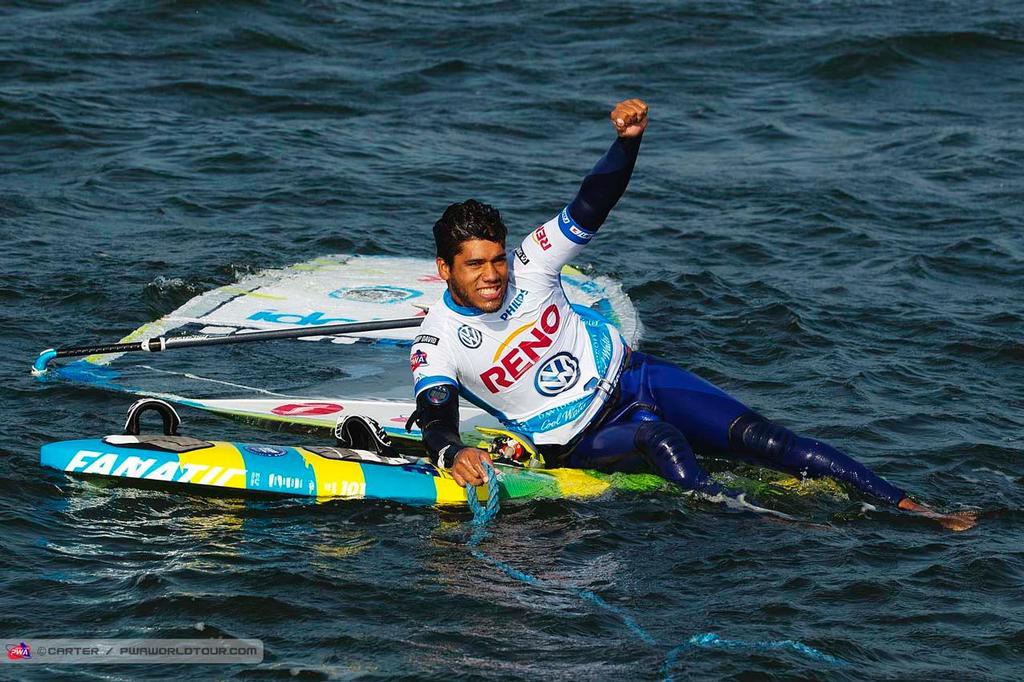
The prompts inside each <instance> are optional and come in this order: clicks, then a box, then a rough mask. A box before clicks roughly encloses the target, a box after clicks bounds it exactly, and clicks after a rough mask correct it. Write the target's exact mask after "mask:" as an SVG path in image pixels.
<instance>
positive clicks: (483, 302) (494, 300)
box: [437, 239, 508, 313]
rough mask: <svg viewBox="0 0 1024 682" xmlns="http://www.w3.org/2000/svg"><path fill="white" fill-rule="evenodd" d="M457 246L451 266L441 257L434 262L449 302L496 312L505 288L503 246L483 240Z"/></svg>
mask: <svg viewBox="0 0 1024 682" xmlns="http://www.w3.org/2000/svg"><path fill="white" fill-rule="evenodd" d="M459 246H460V248H459V251H458V253H456V254H455V257H454V258H453V259H452V264H451V266H449V265H448V263H446V262H445V261H444V259H443V258H438V259H437V274H438V275H439V276H440V277H441V279H443V280H444V281H445V282H447V283H448V291H449V292H450V293H451V295H452V300H454V301H455V302H456V303H457V304H459V305H461V306H465V307H467V308H477V309H478V310H482V311H484V312H485V313H493V312H495V311H497V310H498V308H500V307H501V302H502V301H504V300H505V291H506V289H508V258H507V256H506V254H505V245H504V244H502V243H500V242H492V241H489V240H487V239H468V240H466V241H464V242H462V243H461V244H460V245H459Z"/></svg>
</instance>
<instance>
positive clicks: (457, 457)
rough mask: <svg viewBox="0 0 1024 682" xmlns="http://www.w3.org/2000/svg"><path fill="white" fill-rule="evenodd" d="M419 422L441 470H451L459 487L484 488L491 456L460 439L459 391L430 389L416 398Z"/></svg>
mask: <svg viewBox="0 0 1024 682" xmlns="http://www.w3.org/2000/svg"><path fill="white" fill-rule="evenodd" d="M416 422H417V424H418V425H419V427H420V432H421V433H422V434H423V445H424V447H425V448H426V449H427V453H428V454H430V456H431V457H436V459H437V466H439V467H442V468H450V469H451V472H452V478H454V479H455V482H456V483H458V484H459V485H466V483H471V484H473V485H475V486H476V485H483V484H484V483H485V482H486V481H487V475H486V472H485V471H484V468H483V464H482V462H484V461H486V462H488V463H491V458H490V455H488V454H487V453H486V452H484V451H483V450H480V449H479V448H473V447H468V446H466V445H465V444H464V443H463V442H462V437H461V436H460V435H459V389H458V388H457V387H456V386H452V385H451V384H440V385H437V386H433V387H431V388H426V389H424V390H422V391H420V392H419V394H417V396H416Z"/></svg>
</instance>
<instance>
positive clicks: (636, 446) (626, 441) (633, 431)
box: [566, 413, 722, 495]
mask: <svg viewBox="0 0 1024 682" xmlns="http://www.w3.org/2000/svg"><path fill="white" fill-rule="evenodd" d="M566 464H567V465H568V466H570V467H572V468H575V469H597V470H599V471H606V472H616V471H621V472H637V471H653V472H654V473H656V474H658V475H659V476H661V477H662V478H664V479H666V480H668V481H671V482H672V483H675V484H676V485H678V486H680V487H682V488H685V489H687V490H698V491H700V492H703V493H706V494H708V495H714V494H717V493H719V492H722V490H721V487H720V486H719V485H718V484H717V483H715V482H714V481H712V480H711V478H710V477H709V476H708V475H707V473H705V472H704V470H703V469H701V467H700V465H699V464H698V463H697V459H696V457H694V455H693V450H692V449H691V448H690V445H689V443H687V442H686V438H685V437H684V436H683V434H682V433H680V431H679V429H677V428H676V427H674V426H672V425H671V424H668V423H666V422H663V421H659V420H655V419H654V415H651V414H650V413H644V414H639V415H634V419H633V420H631V421H621V422H616V423H612V424H608V425H606V426H603V427H600V428H598V429H597V430H596V431H595V432H594V433H592V434H586V435H585V436H584V437H583V439H582V440H581V441H580V442H579V444H577V446H576V447H575V448H574V449H573V451H572V452H571V453H570V455H569V457H568V460H567V461H566Z"/></svg>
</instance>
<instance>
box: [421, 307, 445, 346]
mask: <svg viewBox="0 0 1024 682" xmlns="http://www.w3.org/2000/svg"><path fill="white" fill-rule="evenodd" d="M447 313H448V310H447V308H446V307H445V305H444V303H443V302H442V301H438V302H437V303H435V304H434V305H432V306H430V311H429V312H428V313H427V316H426V317H425V318H423V324H421V325H420V328H419V333H418V334H417V336H416V339H415V340H414V341H413V344H417V343H429V344H431V345H434V346H437V345H440V344H441V342H442V340H443V339H444V338H445V337H446V336H447V335H448V334H447V329H448V325H449V323H450V316H449V315H448V314H447Z"/></svg>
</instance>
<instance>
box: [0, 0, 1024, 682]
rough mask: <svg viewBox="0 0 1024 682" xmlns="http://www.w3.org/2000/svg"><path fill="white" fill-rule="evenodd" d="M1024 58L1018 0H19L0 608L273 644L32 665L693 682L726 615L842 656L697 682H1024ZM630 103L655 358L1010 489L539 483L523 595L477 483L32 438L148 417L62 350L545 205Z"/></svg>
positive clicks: (638, 233) (632, 242) (590, 157)
mask: <svg viewBox="0 0 1024 682" xmlns="http://www.w3.org/2000/svg"><path fill="white" fill-rule="evenodd" d="M1022 65H1024V8H1022V6H1021V5H1020V4H1019V3H1015V2H1009V1H1003V2H982V3H977V2H931V1H929V2H918V3H890V2H881V1H878V2H843V1H835V2H827V1H826V2H814V3H808V2H804V1H797V0H780V1H778V2H758V3H742V2H725V1H723V2H691V3H678V4H661V3H650V2H626V3H615V4H607V5H605V6H597V5H596V4H595V6H590V7H582V8H581V7H579V6H578V5H577V4H576V3H565V2H559V1H557V0H556V1H551V0H548V1H546V2H527V3H520V2H479V3H465V4H460V5H455V4H452V3H428V2H404V3H390V4H382V3H374V2H327V1H323V2H313V1H310V2H302V3H299V2H277V1H274V2H258V1H250V2H234V3H205V2H126V1H124V0H108V1H100V2H81V3H67V4H65V3H31V2H15V3H8V4H7V5H6V6H5V7H4V8H2V9H0V238H2V242H0V243H2V247H0V248H2V251H0V253H2V254H3V258H2V263H0V302H2V306H0V329H2V332H0V333H2V339H3V346H2V347H3V354H2V357H0V370H2V375H3V377H4V381H3V383H2V386H0V400H2V404H3V419H2V420H0V453H2V455H3V459H2V464H3V466H2V474H0V520H2V522H3V526H2V528H3V531H2V533H0V548H2V552H0V570H2V576H3V580H2V582H0V614H2V618H0V635H2V636H3V637H4V638H7V639H5V640H4V641H5V642H6V641H8V639H11V640H22V639H26V638H31V637H37V638H39V637H62V636H63V637H136V636H150V637H164V638H173V637H194V636H217V635H222V636H238V637H256V638H260V639H263V640H264V642H265V643H266V647H267V657H266V661H265V662H264V663H263V664H262V665H259V666H254V667H247V666H236V667H227V668H223V667H205V668H191V669H185V668H181V667H178V668H173V667H159V666H157V667H142V668H139V667H131V668H128V667H122V668H85V667H78V668H61V669H55V670H49V671H42V670H41V669H39V668H36V669H34V673H35V675H36V676H37V677H38V678H39V679H51V678H53V677H54V676H61V677H64V678H67V679H140V678H147V679H156V678H165V677H180V676H184V675H195V676H198V677H201V678H210V677H215V678H230V679H261V680H263V679H293V678H298V679H311V680H316V679H339V678H340V679H383V678H392V677H403V678H410V679H413V678H415V679H426V678H439V679H450V678H453V677H466V678H473V679H479V678H483V679H505V678H519V679H526V678H536V677H542V676H543V677H546V678H560V679H578V678H587V679H607V678H610V677H618V678H624V679H634V678H636V679H659V678H662V677H664V676H665V672H666V671H665V670H664V669H663V665H664V661H665V654H666V652H667V650H668V649H669V648H670V647H672V646H674V645H676V644H678V643H681V642H684V641H686V640H687V639H688V638H689V637H690V636H692V635H693V634H696V633H702V632H715V633H718V634H719V635H720V636H721V637H723V638H726V639H733V640H742V641H749V642H754V641H767V640H781V639H793V640H799V641H801V642H804V643H806V644H808V645H810V646H813V647H815V648H816V649H818V650H820V651H822V652H826V653H827V654H829V655H831V656H835V657H839V658H842V659H844V660H845V661H847V662H848V665H846V666H834V665H831V664H827V663H823V662H821V661H816V660H813V659H811V658H809V657H806V656H803V655H801V654H800V653H798V652H794V651H792V650H777V651H775V650H754V649H743V648H740V649H722V648H717V649H703V648H689V649H685V650H683V651H682V652H681V653H680V654H679V656H678V658H677V659H676V660H675V661H674V663H672V664H671V666H670V669H669V671H668V672H669V673H670V674H671V675H673V676H674V677H676V678H678V679H685V678H693V679H707V678H710V679H723V678H729V679H764V678H766V677H767V678H790V677H801V678H818V679H850V680H860V679H953V678H955V679H961V678H966V679H972V680H996V679H1009V678H1016V677H1019V675H1020V672H1019V671H1020V665H1021V663H1022V662H1024V615H1022V614H1024V611H1022V607H1024V599H1022V596H1021V595H1022V591H1021V588H1022V582H1024V562H1022V556H1024V547H1022V546H1021V543H1020V540H1019V538H1020V527H1021V520H1022V519H1024V513H1022V511H1021V510H1022V509H1024V492H1022V490H1021V483H1022V481H1024V478H1022V477H1024V465H1022V463H1021V460H1020V455H1021V451H1022V442H1021V437H1022V436H1021V434H1022V427H1024V413H1022V408H1024V399H1022V397H1021V395H1022V393H1021V387H1022V385H1024V369H1022V367H1024V308H1022V303H1021V294H1022V292H1024V237H1022V233H1021V228H1022V213H1024V211H1022V206H1024V189H1022V188H1024V142H1022V140H1021V133H1022V114H1021V112H1022V110H1024V95H1022V92H1024V68H1022ZM631 96H638V97H643V98H644V99H646V100H647V101H648V102H649V104H650V106H651V116H652V122H651V125H650V127H649V129H648V132H647V134H646V135H645V140H644V146H643V149H642V151H641V158H640V161H639V163H638V166H637V171H636V174H635V175H634V180H633V183H632V185H631V187H630V189H629V191H628V193H627V195H626V197H625V198H624V199H623V201H622V202H621V204H620V205H619V207H618V208H617V209H616V210H615V212H614V213H613V216H612V219H611V220H610V221H609V223H608V224H607V225H606V227H605V228H603V230H602V234H601V235H600V238H599V239H597V240H596V241H595V243H594V244H593V245H592V246H591V247H590V248H589V250H588V252H587V254H586V262H585V264H587V265H590V266H593V267H594V268H595V269H597V270H598V271H600V272H604V273H609V274H612V275H614V276H615V277H616V278H618V279H619V280H620V281H622V282H623V283H624V285H625V286H626V287H627V289H628V291H629V293H630V294H631V296H632V297H633V298H634V300H635V301H636V304H637V306H638V307H639V309H640V311H641V314H642V316H643V318H644V320H645V322H646V324H647V328H648V334H647V337H646V341H645V346H644V347H645V349H646V350H648V351H650V352H653V353H657V354H660V355H663V356H665V357H667V358H669V359H671V360H673V361H676V362H678V363H680V364H682V365H684V366H686V367H688V368H690V369H692V370H694V371H697V372H699V373H700V374H702V375H703V376H705V377H707V378H708V379H710V380H712V381H715V382H716V383H718V384H719V385H721V386H722V387H723V388H725V389H727V390H729V391H730V392H732V393H733V394H735V395H736V396H737V397H739V398H741V399H742V400H744V401H745V402H747V403H748V404H750V405H752V406H753V407H755V408H757V409H759V410H760V411H762V412H763V413H765V414H767V415H769V416H771V417H774V418H776V419H777V420H779V421H781V422H783V423H785V424H787V425H788V426H790V427H792V428H794V429H797V430H800V431H803V432H806V433H809V434H813V435H815V436H817V437H819V438H824V439H828V440H830V441H832V442H834V443H836V444H837V445H839V446H841V447H843V448H844V449H846V450H847V451H849V452H850V453H852V454H854V455H855V456H856V457H858V458H859V459H861V460H863V461H864V462H866V463H868V464H870V465H871V466H872V467H874V468H875V469H876V470H878V471H879V472H880V473H882V474H884V475H885V476H887V477H889V478H891V479H892V480H893V481H894V482H896V483H897V484H898V485H901V486H904V487H906V488H907V489H909V490H911V491H913V492H914V493H915V494H916V495H918V496H919V497H920V498H921V499H923V500H926V501H928V502H930V503H932V504H935V505H937V506H939V507H942V508H944V509H948V510H956V509H975V510H978V511H979V513H980V517H981V520H980V523H979V525H978V526H977V527H976V528H975V529H973V530H971V531H968V532H965V533H961V534H951V533H947V532H943V531H941V530H939V529H938V528H937V527H935V526H934V525H932V524H930V523H928V522H925V521H922V520H919V519H915V518H911V517H908V516H907V515H904V514H899V513H895V512H893V511H892V510H889V509H886V508H883V507H878V508H875V509H873V508H870V507H865V506H864V505H863V502H864V501H865V500H861V499H860V498H857V497H856V495H853V496H851V499H849V500H831V499H825V500H820V499H815V500H811V501H796V502H794V501H789V502H788V503H787V504H788V505H789V506H790V507H791V508H795V509H796V510H797V511H798V512H799V513H800V514H802V516H803V517H804V518H806V519H807V520H813V521H815V522H817V523H819V524H823V526H824V527H808V526H795V525H785V524H778V523H772V522H769V521H767V520H765V519H764V518H760V517H757V516H754V515H751V514H744V513H738V512H731V511H727V510H723V509H720V508H718V507H715V506H713V505H703V504H697V503H693V502H689V501H686V500H685V499H682V498H679V497H674V496H671V495H647V496H637V495H628V494H623V495H618V496H614V497H611V498H605V499H601V500H597V501H590V502H585V503H581V502H543V503H536V504H528V505H524V506H518V507H514V508H510V509H506V510H505V511H503V512H502V514H501V515H500V516H499V517H498V518H497V519H496V520H495V522H494V523H493V524H492V526H491V534H490V536H489V537H488V539H486V540H485V541H484V542H483V543H482V544H481V548H482V549H484V550H485V551H486V552H487V553H488V554H489V555H490V556H493V557H496V558H498V559H500V560H502V561H505V562H508V563H509V564H511V565H514V566H516V567H517V568H518V569H520V570H522V571H526V572H528V573H530V574H532V575H535V576H538V577H541V578H543V579H545V580H547V581H549V582H546V583H544V584H543V585H539V586H529V585H524V584H523V583H521V582H517V581H515V580H513V579H512V578H510V577H509V576H508V575H506V574H504V573H501V572H499V571H496V570H494V568H492V567H491V566H490V565H488V564H485V563H481V562H479V561H477V560H476V559H474V558H473V557H472V556H471V555H470V554H469V552H468V551H467V549H466V547H465V542H466V540H467V538H468V536H469V530H468V528H467V526H466V523H465V522H466V520H467V519H468V516H467V515H466V514H459V513H452V512H439V511H436V510H431V509H418V510H417V509H409V508H405V507H402V506H399V505H382V504H369V503H340V502H337V503H329V504H324V505H319V506H310V505H306V504H299V503H296V502H294V501H288V500H284V501H280V500H279V501H253V500H245V499H242V498H237V497H231V496H228V497H209V496H199V495H195V494H190V493H187V492H180V491H168V490H149V489H146V490H143V489H137V488H132V487H124V486H115V485H110V486H103V485H100V484H97V483H96V482H86V481H81V480H74V479H70V478H67V477H64V476H63V475H61V474H59V473H57V472H53V471H49V470H43V469H41V468H40V467H39V466H38V464H37V456H38V455H37V452H38V447H39V445H40V444H42V443H44V442H46V441H49V440H55V439H65V438H72V437H78V436H83V435H97V434H102V433H106V432H110V431H115V430H116V429H117V428H118V426H119V424H118V422H119V420H120V418H121V414H122V412H123V409H124V407H125V406H126V403H127V402H128V401H127V399H126V397H125V396H122V395H115V394H110V393H105V392H102V391H99V390H95V389H85V388H82V387H76V386H72V385H67V384H53V383H48V384H40V383H38V382H36V381H34V380H33V379H32V378H31V377H30V376H29V374H28V367H29V365H30V363H31V361H32V359H33V358H34V356H35V354H36V353H37V352H38V351H39V350H41V349H43V348H45V347H48V346H51V345H55V344H58V343H62V342H64V343H74V342H84V341H94V340H113V339H116V338H118V337H119V336H120V335H122V334H123V333H125V332H127V331H129V330H131V329H134V328H135V327H137V326H139V325H140V324H142V323H143V322H145V321H147V320H150V319H154V318H156V317H158V316H160V315H161V314H163V313H166V312H169V311H170V310H172V309H173V308H175V307H176V306H177V305H179V304H181V303H182V302H183V301H185V300H187V299H188V298H190V297H191V296H194V295H196V294H197V293H200V292H202V291H205V290H208V289H210V288H213V287H215V286H219V285H222V284H226V283H229V282H231V281H233V280H234V279H235V278H237V277H238V276H240V275H241V274H244V273H246V272H251V271H253V270H255V269H259V268H262V267H269V266H281V265H286V264H289V263H294V262H298V261H301V260H306V259H309V258H312V257H315V256H317V255H320V254H324V253H339V252H350V253H364V254H395V255H398V254H411V255H417V256H423V257H429V256H431V255H432V251H431V249H432V245H431V242H430V226H431V225H432V223H433V221H434V220H435V219H436V218H437V216H438V215H439V214H440V212H441V211H442V210H443V208H444V207H445V206H446V205H447V204H448V203H450V202H452V201H457V200H462V199H465V198H468V197H476V198H478V199H481V200H484V201H488V202H492V203H494V204H495V205H497V206H498V207H499V208H500V209H501V210H502V212H503V215H504V217H505V219H506V222H507V223H508V224H509V225H510V227H512V229H513V231H514V232H515V233H516V234H525V232H526V231H527V230H528V229H529V228H530V227H532V226H534V225H536V224H537V223H539V222H541V221H543V220H545V219H547V218H548V217H550V216H551V215H553V213H554V212H555V211H556V210H558V209H559V208H560V207H561V206H562V205H563V204H564V202H566V201H567V200H568V199H569V198H570V197H571V196H572V194H573V192H574V191H575V189H576V186H577V183H578V181H579V179H580V178H581V177H582V175H583V173H584V172H585V171H586V170H587V169H588V168H589V167H590V165H591V164H592V163H593V161H594V160H595V159H596V158H597V157H598V156H599V155H600V153H601V152H602V151H603V150H604V149H605V148H606V147H607V145H608V143H609V142H610V140H611V136H612V134H613V133H612V131H611V128H610V126H609V125H608V123H607V121H606V116H607V112H608V110H609V109H610V107H611V106H612V105H613V104H614V102H615V101H616V100H618V99H622V98H625V97H631ZM225 353H226V352H225ZM310 354H311V355H313V357H307V358H306V362H305V364H304V363H300V362H295V363H282V366H281V367H280V368H279V371H280V374H281V375H280V379H279V381H280V385H286V386H289V387H295V386H301V385H302V384H303V381H304V380H305V379H306V377H307V376H309V377H314V378H316V377H321V375H322V373H324V372H330V371H336V372H345V371H346V370H345V369H344V367H345V349H344V348H342V349H324V348H321V347H320V346H317V347H316V351H315V352H313V351H310ZM232 357H235V358H238V357H241V358H244V357H245V356H244V355H242V356H232V355H230V354H227V353H226V354H225V358H227V359H228V360H230V359H231V358H232ZM161 362H162V363H164V364H163V365H162V366H165V367H167V368H169V369H174V368H175V364H174V363H175V360H174V358H172V357H171V356H170V355H168V357H166V358H161ZM239 364H240V369H241V370H242V371H244V365H242V364H241V363H239ZM243 376H244V375H243ZM186 419H187V420H188V422H189V431H190V432H191V433H199V434H204V435H209V436H212V435H217V436H223V437H248V438H250V439H253V438H256V439H262V440H267V439H272V438H277V439H281V438H286V437H285V436H282V435H281V434H276V435H274V436H270V435H267V434H262V433H257V432H253V431H251V430H249V429H247V428H246V427H244V426H242V425H239V424H234V423H227V422H222V421H219V420H216V419H214V418H212V417H204V416H200V415H186ZM280 442H286V441H280ZM791 511H792V509H791ZM578 590H593V591H594V592H595V593H596V594H598V595H599V596H600V597H601V598H603V599H604V600H606V601H607V602H608V603H609V604H612V605H614V606H616V607H618V608H621V609H623V611H624V612H626V613H629V614H631V615H632V617H633V618H635V619H636V620H637V622H638V623H640V624H641V625H642V627H643V628H644V630H645V631H646V632H648V633H649V634H650V636H651V637H652V638H653V639H655V640H656V641H657V643H656V644H651V643H645V642H644V641H642V640H641V639H640V638H638V636H637V635H636V633H635V632H634V631H631V630H630V629H629V628H628V627H626V626H625V625H624V624H623V621H622V620H621V619H620V618H619V617H617V616H615V615H613V614H610V613H608V612H607V611H605V610H602V609H601V608H598V607H596V606H595V604H594V603H593V602H589V601H587V600H584V599H580V598H579V593H578ZM9 672H11V671H10V669H7V668H5V669H2V670H0V675H2V676H6V674H7V673H9ZM19 672H24V671H19Z"/></svg>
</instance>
